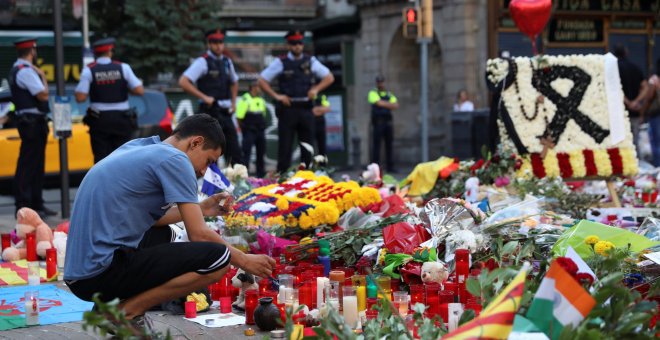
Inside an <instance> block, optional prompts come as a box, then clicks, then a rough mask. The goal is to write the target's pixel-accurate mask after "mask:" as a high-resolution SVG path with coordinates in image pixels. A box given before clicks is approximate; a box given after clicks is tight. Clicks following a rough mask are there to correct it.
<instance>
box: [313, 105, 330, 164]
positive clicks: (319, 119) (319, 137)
mask: <svg viewBox="0 0 660 340" xmlns="http://www.w3.org/2000/svg"><path fill="white" fill-rule="evenodd" d="M328 112H330V102H329V101H328V97H326V95H320V96H317V97H316V98H314V107H313V108H312V113H314V125H315V126H314V140H315V141H316V153H317V155H321V156H323V157H325V159H326V162H327V159H328V154H327V150H326V133H325V114H326V113H328Z"/></svg>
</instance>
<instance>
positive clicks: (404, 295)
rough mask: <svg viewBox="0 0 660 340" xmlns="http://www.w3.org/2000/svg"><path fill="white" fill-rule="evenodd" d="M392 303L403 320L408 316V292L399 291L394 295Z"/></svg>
mask: <svg viewBox="0 0 660 340" xmlns="http://www.w3.org/2000/svg"><path fill="white" fill-rule="evenodd" d="M392 300H393V301H392V302H393V303H394V308H396V309H397V310H398V311H399V315H400V316H401V317H402V318H405V317H406V316H408V303H409V302H408V292H404V291H398V292H394V293H392Z"/></svg>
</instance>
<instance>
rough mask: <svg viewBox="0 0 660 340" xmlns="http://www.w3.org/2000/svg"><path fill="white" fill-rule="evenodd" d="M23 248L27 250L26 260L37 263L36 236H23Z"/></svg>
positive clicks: (29, 234)
mask: <svg viewBox="0 0 660 340" xmlns="http://www.w3.org/2000/svg"><path fill="white" fill-rule="evenodd" d="M25 247H26V248H27V260H28V261H29V262H31V261H38V259H37V234H36V233H28V234H26V235H25Z"/></svg>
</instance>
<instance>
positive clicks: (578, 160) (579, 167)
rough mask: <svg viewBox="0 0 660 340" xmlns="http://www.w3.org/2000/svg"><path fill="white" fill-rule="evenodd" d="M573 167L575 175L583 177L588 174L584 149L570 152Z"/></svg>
mask: <svg viewBox="0 0 660 340" xmlns="http://www.w3.org/2000/svg"><path fill="white" fill-rule="evenodd" d="M568 157H569V161H570V162H571V168H573V177H576V178H582V177H584V176H586V175H587V167H586V166H585V165H584V153H583V152H582V150H577V151H572V152H569V153H568Z"/></svg>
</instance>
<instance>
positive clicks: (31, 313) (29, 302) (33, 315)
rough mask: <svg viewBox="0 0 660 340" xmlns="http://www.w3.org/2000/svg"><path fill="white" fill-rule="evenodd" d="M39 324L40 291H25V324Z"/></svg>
mask: <svg viewBox="0 0 660 340" xmlns="http://www.w3.org/2000/svg"><path fill="white" fill-rule="evenodd" d="M38 324H39V291H33V292H25V325H26V326H34V325H38Z"/></svg>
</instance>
